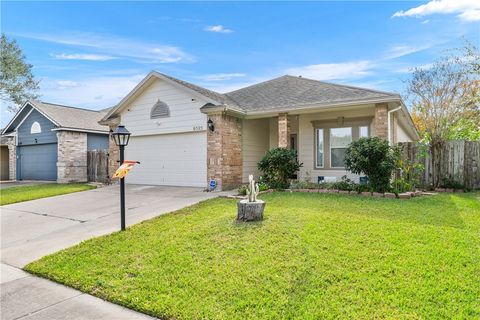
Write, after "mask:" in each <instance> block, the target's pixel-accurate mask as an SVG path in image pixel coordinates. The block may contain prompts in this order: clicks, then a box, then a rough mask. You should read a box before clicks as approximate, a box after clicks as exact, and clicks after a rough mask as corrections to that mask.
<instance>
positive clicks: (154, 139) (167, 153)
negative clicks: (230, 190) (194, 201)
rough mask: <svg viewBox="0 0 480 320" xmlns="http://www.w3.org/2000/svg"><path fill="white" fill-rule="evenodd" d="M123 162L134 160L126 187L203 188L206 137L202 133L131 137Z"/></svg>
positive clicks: (205, 176) (205, 167)
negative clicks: (134, 185)
mask: <svg viewBox="0 0 480 320" xmlns="http://www.w3.org/2000/svg"><path fill="white" fill-rule="evenodd" d="M125 160H137V161H140V162H141V163H140V164H139V165H136V166H135V167H134V168H133V169H132V171H131V172H130V173H129V174H128V175H127V177H126V182H127V183H136V184H152V185H166V186H191V187H205V186H206V185H207V135H206V133H205V132H191V133H178V134H162V135H154V136H142V137H131V138H130V142H129V143H128V146H127V147H126V148H125Z"/></svg>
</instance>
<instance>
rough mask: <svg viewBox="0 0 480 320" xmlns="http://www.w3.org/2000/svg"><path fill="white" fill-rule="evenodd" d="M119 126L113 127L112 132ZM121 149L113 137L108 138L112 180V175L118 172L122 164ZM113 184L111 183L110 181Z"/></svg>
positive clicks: (110, 177)
mask: <svg viewBox="0 0 480 320" xmlns="http://www.w3.org/2000/svg"><path fill="white" fill-rule="evenodd" d="M116 127H117V124H114V125H111V126H110V130H115V128H116ZM119 160H120V149H119V147H118V146H117V145H116V144H115V141H113V139H112V136H111V135H109V136H108V178H109V180H111V179H112V175H113V174H114V173H115V171H117V169H118V166H119V165H120V163H119V162H118V161H119ZM110 182H111V181H110Z"/></svg>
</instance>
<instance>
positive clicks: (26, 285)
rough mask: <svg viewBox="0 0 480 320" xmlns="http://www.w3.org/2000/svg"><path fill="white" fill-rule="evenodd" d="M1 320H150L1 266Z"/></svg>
mask: <svg viewBox="0 0 480 320" xmlns="http://www.w3.org/2000/svg"><path fill="white" fill-rule="evenodd" d="M1 272H2V279H1V282H0V285H1V291H2V292H1V311H0V313H1V319H25V320H26V319H29V320H32V319H37V320H40V319H44V320H57V319H58V320H63V319H92V320H93V319H98V320H100V319H105V320H107V319H108V320H110V319H115V320H117V319H118V320H130V319H132V320H137V319H153V318H151V317H149V316H146V315H144V314H141V313H138V312H135V311H132V310H129V309H126V308H123V307H121V306H118V305H116V304H113V303H109V302H106V301H103V300H101V299H98V298H95V297H93V296H90V295H88V294H84V293H82V292H80V291H77V290H74V289H71V288H68V287H65V286H62V285H59V284H56V283H54V282H51V281H48V280H45V279H41V278H38V277H34V276H32V275H30V274H28V273H26V272H23V271H22V270H20V269H18V268H15V267H11V266H8V265H6V264H3V263H2V264H1Z"/></svg>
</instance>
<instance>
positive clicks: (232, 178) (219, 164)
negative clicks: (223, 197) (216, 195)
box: [207, 113, 242, 190]
mask: <svg viewBox="0 0 480 320" xmlns="http://www.w3.org/2000/svg"><path fill="white" fill-rule="evenodd" d="M208 118H209V119H211V120H212V121H213V125H214V126H215V130H214V131H213V132H211V131H210V130H208V132H207V175H208V176H207V180H208V181H207V183H209V182H210V179H215V180H216V181H217V190H228V189H232V188H236V187H238V186H239V185H241V184H242V121H241V119H239V118H236V117H233V116H229V115H226V114H220V113H219V114H212V115H209V116H208Z"/></svg>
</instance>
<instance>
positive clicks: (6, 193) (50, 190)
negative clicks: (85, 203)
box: [0, 183, 96, 206]
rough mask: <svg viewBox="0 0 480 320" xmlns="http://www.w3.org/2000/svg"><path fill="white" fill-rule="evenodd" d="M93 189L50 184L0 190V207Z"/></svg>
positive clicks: (78, 184) (77, 184) (93, 187)
mask: <svg viewBox="0 0 480 320" xmlns="http://www.w3.org/2000/svg"><path fill="white" fill-rule="evenodd" d="M95 188H96V187H95V186H91V185H87V184H80V183H70V184H55V183H52V184H38V185H34V186H19V187H11V188H5V189H2V190H0V206H3V205H6V204H12V203H17V202H22V201H29V200H35V199H40V198H47V197H53V196H58V195H61V194H66V193H72V192H78V191H85V190H90V189H95Z"/></svg>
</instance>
